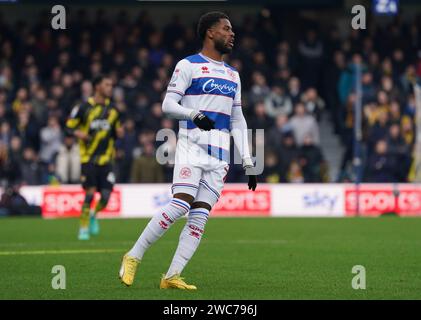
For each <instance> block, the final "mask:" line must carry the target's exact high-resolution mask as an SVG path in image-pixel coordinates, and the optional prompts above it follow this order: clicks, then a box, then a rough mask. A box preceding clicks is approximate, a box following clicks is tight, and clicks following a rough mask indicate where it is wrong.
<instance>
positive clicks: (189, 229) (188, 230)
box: [165, 208, 209, 278]
mask: <svg viewBox="0 0 421 320" xmlns="http://www.w3.org/2000/svg"><path fill="white" fill-rule="evenodd" d="M208 216H209V210H207V209H205V208H197V209H191V210H190V213H189V217H188V219H187V223H186V225H185V226H184V229H183V231H181V234H180V240H179V242H178V247H177V250H176V251H175V254H174V258H173V260H172V262H171V265H170V268H169V269H168V272H167V274H166V276H165V277H166V278H169V277H172V276H173V275H175V274H181V272H182V271H183V269H184V267H185V266H186V264H187V262H189V260H190V259H191V258H192V257H193V254H194V253H195V251H196V249H197V247H198V246H199V243H200V239H202V235H203V232H204V230H205V225H206V221H207V220H208Z"/></svg>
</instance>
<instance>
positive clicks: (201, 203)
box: [191, 201, 212, 211]
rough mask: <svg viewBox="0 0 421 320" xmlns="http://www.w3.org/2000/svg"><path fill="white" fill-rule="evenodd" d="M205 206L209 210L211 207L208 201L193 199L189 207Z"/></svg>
mask: <svg viewBox="0 0 421 320" xmlns="http://www.w3.org/2000/svg"><path fill="white" fill-rule="evenodd" d="M198 208H205V209H206V210H208V211H211V209H212V207H211V205H210V204H209V203H206V202H203V201H195V202H193V203H192V204H191V209H198Z"/></svg>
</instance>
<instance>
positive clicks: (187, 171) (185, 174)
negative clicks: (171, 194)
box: [180, 167, 191, 179]
mask: <svg viewBox="0 0 421 320" xmlns="http://www.w3.org/2000/svg"><path fill="white" fill-rule="evenodd" d="M190 177H191V170H190V168H187V167H184V168H182V169H181V170H180V178H181V179H187V178H190Z"/></svg>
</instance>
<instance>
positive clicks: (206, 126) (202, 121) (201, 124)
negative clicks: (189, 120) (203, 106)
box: [193, 112, 215, 131]
mask: <svg viewBox="0 0 421 320" xmlns="http://www.w3.org/2000/svg"><path fill="white" fill-rule="evenodd" d="M193 122H194V124H195V125H196V126H197V127H198V128H199V129H202V130H205V131H209V130H212V129H215V121H213V120H212V119H209V118H208V117H207V116H205V115H204V114H203V113H201V112H199V113H198V114H197V115H196V116H194V118H193Z"/></svg>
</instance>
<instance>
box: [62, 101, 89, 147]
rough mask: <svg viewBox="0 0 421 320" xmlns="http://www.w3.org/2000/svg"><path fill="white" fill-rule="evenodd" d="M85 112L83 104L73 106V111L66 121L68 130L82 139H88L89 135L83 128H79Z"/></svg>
mask: <svg viewBox="0 0 421 320" xmlns="http://www.w3.org/2000/svg"><path fill="white" fill-rule="evenodd" d="M84 112H85V107H84V106H83V104H80V105H77V106H75V107H73V109H72V112H71V113H70V115H69V118H68V119H67V121H66V132H67V133H68V134H71V135H73V136H75V137H76V138H78V139H81V140H85V141H86V140H88V139H89V135H88V134H87V133H86V132H83V131H82V130H79V127H80V125H81V122H82V118H83V114H84Z"/></svg>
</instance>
